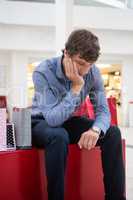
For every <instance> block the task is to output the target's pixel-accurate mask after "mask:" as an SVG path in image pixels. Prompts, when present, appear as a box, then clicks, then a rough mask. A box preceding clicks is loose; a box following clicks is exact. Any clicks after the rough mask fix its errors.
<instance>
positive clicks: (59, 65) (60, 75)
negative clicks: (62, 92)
mask: <svg viewBox="0 0 133 200" xmlns="http://www.w3.org/2000/svg"><path fill="white" fill-rule="evenodd" d="M62 60H63V56H60V57H58V58H57V68H56V75H57V77H58V78H60V79H63V80H66V79H67V77H66V76H65V74H64V72H63V63H62Z"/></svg>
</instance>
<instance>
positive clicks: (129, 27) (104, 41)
mask: <svg viewBox="0 0 133 200" xmlns="http://www.w3.org/2000/svg"><path fill="white" fill-rule="evenodd" d="M78 28H86V29H88V30H90V31H92V32H93V33H95V34H96V35H97V36H98V38H99V41H100V45H101V55H100V57H99V59H98V61H97V63H96V65H97V67H98V68H99V69H100V71H101V74H102V77H103V81H104V86H105V91H106V96H107V97H115V98H116V106H117V118H118V124H119V126H120V129H121V131H122V137H123V138H124V139H125V141H126V181H127V183H126V192H127V200H132V199H133V171H132V169H133V158H132V157H133V156H132V153H133V89H132V87H133V85H132V84H133V0H0V95H1V96H3V95H4V96H7V102H8V108H9V110H11V108H12V107H14V106H16V107H28V106H30V105H31V102H32V97H33V94H34V86H33V82H32V73H33V71H34V68H35V67H36V66H37V65H38V64H39V63H40V62H41V61H42V60H45V59H46V58H51V57H54V56H59V55H61V53H62V52H61V50H62V49H63V48H64V44H65V41H66V38H67V37H68V35H69V33H70V32H71V31H72V30H74V29H78ZM2 200H4V199H2Z"/></svg>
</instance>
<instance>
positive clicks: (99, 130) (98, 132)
mask: <svg viewBox="0 0 133 200" xmlns="http://www.w3.org/2000/svg"><path fill="white" fill-rule="evenodd" d="M91 129H92V130H93V131H94V132H96V133H97V134H99V135H100V133H101V129H100V128H99V127H97V126H92V128H91Z"/></svg>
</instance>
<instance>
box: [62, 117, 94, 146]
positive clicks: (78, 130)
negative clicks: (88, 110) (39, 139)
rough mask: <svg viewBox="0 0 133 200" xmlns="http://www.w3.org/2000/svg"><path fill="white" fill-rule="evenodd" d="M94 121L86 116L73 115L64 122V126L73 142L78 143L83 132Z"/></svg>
mask: <svg viewBox="0 0 133 200" xmlns="http://www.w3.org/2000/svg"><path fill="white" fill-rule="evenodd" d="M93 123H94V120H91V119H88V118H86V117H72V118H70V119H68V120H67V121H65V122H64V124H63V127H64V128H65V129H66V130H67V132H68V134H69V140H70V143H71V144H75V143H78V141H79V139H80V137H81V134H82V133H84V132H85V131H88V130H89V129H90V128H91V127H92V125H93Z"/></svg>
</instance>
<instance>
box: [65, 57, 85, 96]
mask: <svg viewBox="0 0 133 200" xmlns="http://www.w3.org/2000/svg"><path fill="white" fill-rule="evenodd" d="M63 64H64V70H65V75H66V77H67V78H68V79H69V80H71V81H72V91H73V92H75V93H79V92H80V90H81V89H82V87H83V85H84V79H83V77H82V76H80V75H79V73H78V69H77V67H76V63H75V62H72V59H71V58H70V57H69V56H68V55H66V54H65V55H64V60H63Z"/></svg>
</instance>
